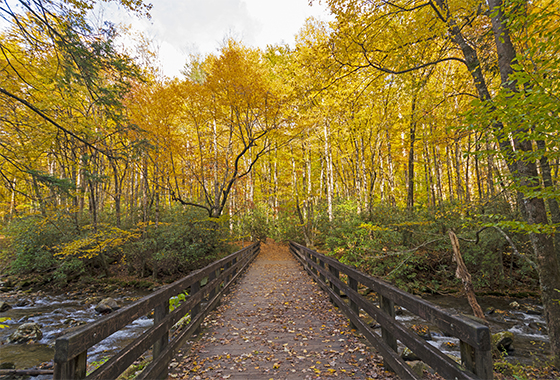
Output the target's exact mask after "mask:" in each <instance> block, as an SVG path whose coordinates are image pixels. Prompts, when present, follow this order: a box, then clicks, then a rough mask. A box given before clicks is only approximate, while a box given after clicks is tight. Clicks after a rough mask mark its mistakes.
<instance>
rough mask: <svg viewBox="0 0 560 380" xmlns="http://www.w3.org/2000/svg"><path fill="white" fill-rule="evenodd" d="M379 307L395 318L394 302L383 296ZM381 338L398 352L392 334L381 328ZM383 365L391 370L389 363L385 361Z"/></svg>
mask: <svg viewBox="0 0 560 380" xmlns="http://www.w3.org/2000/svg"><path fill="white" fill-rule="evenodd" d="M379 305H380V306H381V310H383V311H384V312H385V313H387V315H389V317H391V318H393V319H394V318H395V303H394V302H393V300H391V299H389V298H386V297H384V296H382V295H380V296H379ZM381 336H382V337H383V340H384V341H385V343H387V345H388V346H389V347H391V348H392V349H393V350H394V351H395V352H397V339H395V337H394V336H393V334H391V333H390V332H389V331H388V330H387V329H385V328H384V327H381ZM383 365H384V366H385V368H387V369H391V366H389V364H388V363H387V361H385V360H384V361H383Z"/></svg>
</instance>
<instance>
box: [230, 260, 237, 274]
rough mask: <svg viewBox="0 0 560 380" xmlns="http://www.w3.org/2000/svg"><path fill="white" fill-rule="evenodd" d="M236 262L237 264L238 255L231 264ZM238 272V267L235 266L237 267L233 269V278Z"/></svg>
mask: <svg viewBox="0 0 560 380" xmlns="http://www.w3.org/2000/svg"><path fill="white" fill-rule="evenodd" d="M235 264H237V257H236V258H234V259H233V260H232V261H231V265H235ZM236 274H237V268H235V269H234V270H233V273H232V275H231V278H233V277H234V276H235V275H236Z"/></svg>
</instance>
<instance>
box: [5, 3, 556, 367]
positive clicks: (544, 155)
mask: <svg viewBox="0 0 560 380" xmlns="http://www.w3.org/2000/svg"><path fill="white" fill-rule="evenodd" d="M94 3H95V1H94V0H72V1H71V0H62V1H56V0H20V2H19V6H18V8H17V9H18V11H16V10H15V8H14V7H11V6H10V2H7V1H6V2H4V1H3V2H1V3H0V12H1V14H2V17H3V19H4V20H6V21H7V22H8V23H9V26H7V27H5V28H4V29H3V30H2V31H1V32H0V53H1V54H0V67H1V71H0V108H1V110H2V112H0V182H1V186H0V227H1V230H0V248H1V249H2V253H1V257H0V261H1V266H2V272H3V273H5V274H10V275H14V276H16V275H17V276H25V275H27V274H30V273H33V274H34V279H35V281H39V280H38V278H39V277H37V276H36V275H37V274H40V275H41V276H40V279H41V280H40V281H43V283H49V284H54V286H63V285H65V284H67V283H69V282H72V281H76V280H77V279H78V278H80V279H82V280H83V279H84V278H93V277H97V276H111V275H113V274H114V273H112V271H113V270H114V268H116V267H118V268H121V269H123V268H124V271H125V272H126V273H127V275H131V276H136V277H138V278H147V277H151V278H152V279H154V280H160V279H162V278H166V277H173V276H178V275H180V274H184V273H188V271H190V270H192V269H195V268H198V267H200V266H201V265H204V264H205V263H208V262H210V261H212V260H214V259H215V258H216V257H218V255H220V254H223V253H226V252H230V251H231V249H233V248H232V247H233V245H234V243H235V242H238V241H240V240H248V239H253V240H255V239H266V238H267V237H269V238H274V239H276V240H279V241H287V240H289V239H292V240H296V241H299V242H301V243H305V244H306V245H308V246H313V247H316V248H317V249H319V250H322V251H323V252H326V253H328V254H331V255H335V256H336V257H337V258H338V259H339V260H341V261H342V262H344V263H349V264H352V265H356V266H357V267H359V268H360V269H361V270H364V271H366V272H368V273H370V274H373V275H376V276H380V277H383V278H385V279H387V280H389V281H392V282H393V283H395V284H396V285H397V286H400V287H402V288H404V289H406V290H408V291H412V292H427V291H430V292H439V291H442V289H443V290H445V291H452V289H455V288H456V289H460V288H461V285H460V284H461V281H460V280H459V279H456V278H455V268H456V264H455V263H453V262H452V253H451V243H450V240H449V235H448V232H449V231H450V230H451V231H454V232H455V233H456V234H457V235H458V236H459V239H460V242H461V250H462V254H463V256H464V260H465V262H466V264H467V267H468V269H469V271H470V273H471V274H472V279H473V285H474V288H475V289H476V290H477V291H486V292H491V291H492V292H495V293H496V294H508V292H509V293H512V292H525V293H527V292H528V293H532V294H538V295H539V296H540V297H542V302H543V304H544V306H545V310H546V311H545V317H546V320H547V323H548V332H549V335H550V341H551V345H552V350H553V352H560V319H559V318H558V315H560V301H559V299H560V290H559V289H560V269H559V262H560V234H559V233H557V228H558V226H559V225H560V208H559V205H558V201H559V199H560V191H559V187H558V179H559V164H560V154H559V148H560V137H559V136H558V131H559V130H560V114H559V111H560V98H559V97H560V33H559V30H558V25H560V8H559V6H560V4H559V3H558V2H557V1H554V0H552V1H549V0H542V1H540V0H538V1H530V2H529V1H522V0H503V1H502V0H488V1H487V2H486V1H481V0H468V1H457V0H427V1H416V0H395V1H381V0H380V1H348V0H346V1H343V0H327V1H326V3H327V5H328V7H329V9H330V11H331V13H332V14H333V16H334V18H333V21H332V22H329V23H327V22H320V21H317V20H314V19H309V20H308V21H307V23H306V24H305V25H304V26H303V27H302V29H301V31H300V33H299V34H298V35H297V37H296V45H295V46H294V47H290V46H288V45H275V46H269V47H268V48H267V49H265V50H260V49H255V48H251V47H247V46H244V44H243V43H242V42H241V41H236V40H231V39H230V40H226V41H225V42H224V43H223V44H222V45H221V46H220V48H219V50H218V51H217V53H215V54H210V55H207V56H193V57H191V58H190V59H189V61H188V62H187V63H186V64H185V67H184V70H183V73H182V76H181V77H180V78H174V79H169V78H166V77H164V76H163V75H162V74H161V71H160V69H159V68H158V66H157V55H156V54H155V53H154V49H152V46H151V44H150V42H149V41H147V40H146V39H144V38H138V39H137V43H136V46H135V47H134V48H130V47H128V48H125V47H122V46H120V45H119V44H117V43H116V41H117V40H118V37H119V36H120V35H122V34H123V33H127V31H126V30H124V29H122V28H120V27H118V26H115V25H111V24H109V23H106V24H104V25H103V26H102V27H94V26H93V25H91V23H90V22H89V21H88V17H87V15H88V11H89V10H90V9H91V8H92V7H93V6H94V5H95V4H94ZM119 3H120V4H121V5H122V6H124V7H126V8H128V9H129V10H130V12H131V13H133V14H135V17H149V10H150V6H149V5H146V4H143V3H142V2H141V1H139V0H133V1H127V0H120V1H119ZM554 316H556V317H554ZM557 359H558V358H557Z"/></svg>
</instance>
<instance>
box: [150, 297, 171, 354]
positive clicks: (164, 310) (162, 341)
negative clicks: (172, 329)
mask: <svg viewBox="0 0 560 380" xmlns="http://www.w3.org/2000/svg"><path fill="white" fill-rule="evenodd" d="M168 314H169V299H167V300H165V301H164V302H162V303H161V304H159V305H158V306H156V308H155V309H154V325H158V324H160V323H161V322H162V321H163V320H164V319H165V317H167V315H168ZM168 341H169V329H167V330H166V331H165V332H163V333H162V334H160V338H159V339H158V340H156V341H155V342H154V349H153V357H154V358H155V357H157V356H158V355H159V354H160V352H161V351H163V349H164V348H165V346H167V343H168Z"/></svg>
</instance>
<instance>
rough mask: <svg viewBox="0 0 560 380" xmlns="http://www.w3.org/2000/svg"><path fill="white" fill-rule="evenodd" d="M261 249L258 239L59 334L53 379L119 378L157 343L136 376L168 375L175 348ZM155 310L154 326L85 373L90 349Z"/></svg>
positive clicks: (161, 376) (177, 347)
mask: <svg viewBox="0 0 560 380" xmlns="http://www.w3.org/2000/svg"><path fill="white" fill-rule="evenodd" d="M259 251H260V244H259V243H255V244H253V245H250V246H248V247H246V248H244V249H242V250H240V251H238V252H235V253H233V254H231V255H229V256H227V257H224V258H223V259H221V260H218V261H216V262H214V263H212V264H210V265H208V266H206V267H205V268H202V269H199V270H197V271H194V272H192V273H191V274H189V275H188V276H186V277H184V278H182V279H180V280H178V281H176V282H174V283H172V284H169V285H167V286H164V287H162V288H160V289H158V290H157V291H155V292H153V293H152V294H150V295H148V296H146V297H144V298H142V299H140V300H138V301H136V302H134V303H132V304H130V305H129V306H127V307H124V308H122V309H119V310H117V311H115V312H113V313H111V314H109V315H107V316H105V317H103V318H101V319H99V320H97V321H95V322H93V323H91V324H88V325H86V326H84V327H82V328H81V329H79V330H76V331H75V332H72V333H69V334H67V335H64V336H62V337H60V338H58V339H57V340H56V344H55V356H54V363H55V367H54V377H53V379H54V380H59V379H116V378H117V377H118V376H119V375H120V374H121V373H122V372H124V371H125V370H126V369H127V368H128V367H129V366H130V365H131V364H133V363H134V361H135V360H136V359H137V358H138V357H140V356H141V355H142V354H143V353H144V352H146V351H148V350H149V349H150V348H153V351H152V353H153V355H152V356H153V360H152V362H151V363H150V364H149V365H148V366H147V367H146V368H145V369H144V370H143V371H142V372H141V373H140V374H139V375H138V376H137V377H136V379H156V378H166V377H167V371H168V364H169V362H170V361H171V359H172V358H173V356H174V353H175V352H176V350H178V349H179V348H181V346H182V345H183V344H184V343H185V341H186V340H187V339H188V338H189V337H190V336H191V335H192V334H193V333H194V332H195V331H196V330H197V329H198V327H199V326H200V324H201V322H202V321H203V320H204V318H205V317H206V315H207V314H208V313H209V312H210V311H211V310H212V309H213V308H215V307H216V305H217V304H218V302H219V300H220V298H221V296H222V295H223V293H224V291H226V289H227V288H228V287H229V286H230V285H231V284H232V283H233V282H234V281H235V280H236V279H237V277H238V276H239V275H240V274H241V273H242V272H243V270H244V269H245V268H246V267H247V266H248V265H249V263H250V262H251V261H252V260H253V258H254V257H255V256H256V255H257V254H258V253H259ZM184 291H188V296H187V297H186V299H185V301H184V302H182V303H181V304H180V305H178V306H177V307H176V308H175V309H174V310H173V311H172V312H169V299H170V298H171V297H174V296H176V295H178V294H179V293H182V292H184ZM152 311H153V312H154V325H153V326H152V327H151V328H149V329H148V330H147V331H145V332H144V334H142V335H141V336H140V337H138V338H137V339H136V340H135V341H133V342H132V343H130V344H129V345H128V346H126V347H125V348H124V349H122V350H121V351H120V352H118V353H117V354H116V355H114V356H113V357H111V358H110V359H109V360H108V361H107V362H105V363H104V364H103V365H101V366H100V367H99V368H97V369H96V370H95V371H94V372H92V373H91V374H89V375H88V376H87V377H86V367H87V350H88V349H89V348H90V347H92V346H94V345H95V344H97V343H99V342H101V341H102V340H103V339H105V338H107V337H108V336H109V335H111V334H113V333H115V332H117V331H118V330H120V329H122V328H123V327H125V326H126V325H128V324H129V323H131V322H132V321H134V320H136V319H138V318H140V317H142V316H144V315H147V314H149V313H151V312H152ZM187 313H190V318H191V319H190V322H189V323H188V324H187V325H186V326H185V327H184V328H183V329H182V330H179V331H178V332H177V333H176V334H175V335H174V336H173V338H172V340H169V331H170V329H171V328H172V327H173V326H174V325H175V324H176V323H177V322H178V321H179V320H180V319H181V318H183V317H184V316H185V315H186V314H187Z"/></svg>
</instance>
